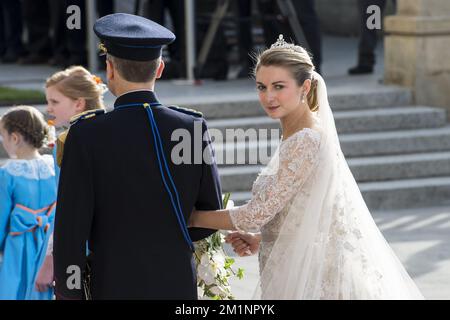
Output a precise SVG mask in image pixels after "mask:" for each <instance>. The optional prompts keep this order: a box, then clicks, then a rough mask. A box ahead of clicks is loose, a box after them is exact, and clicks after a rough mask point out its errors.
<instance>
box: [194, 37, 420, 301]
mask: <svg viewBox="0 0 450 320" xmlns="http://www.w3.org/2000/svg"><path fill="white" fill-rule="evenodd" d="M255 76H256V86H257V90H258V92H259V99H260V102H261V105H262V107H263V108H264V110H265V111H266V113H267V114H268V116H269V117H271V118H273V119H279V120H280V122H281V127H282V132H283V136H282V140H281V143H280V146H279V148H278V150H277V152H276V153H275V155H274V157H273V158H272V159H271V161H270V162H269V164H268V165H267V167H266V168H264V169H263V170H262V172H261V173H260V175H259V176H258V178H257V179H256V181H255V182H254V185H253V189H252V198H251V200H250V201H249V202H248V203H247V204H246V205H243V206H241V207H236V208H233V209H229V210H219V211H194V213H193V214H192V216H191V220H190V225H191V226H193V227H205V228H215V229H225V230H238V231H240V232H261V236H262V241H261V248H260V253H259V262H260V274H261V277H260V284H259V286H258V288H257V290H256V293H255V298H256V299H423V296H422V294H421V293H420V291H419V290H418V288H417V287H416V285H415V284H414V282H413V281H412V279H411V278H410V277H409V275H408V274H407V272H406V270H405V269H404V267H403V266H402V264H401V262H400V261H399V260H398V258H397V257H396V256H395V254H394V252H393V251H392V250H391V248H390V247H389V245H388V243H387V242H386V240H385V239H384V238H383V236H382V234H381V232H380V231H379V230H378V228H377V226H376V224H375V222H374V220H373V218H372V216H371V215H370V212H369V210H368V209H367V206H366V204H365V202H364V200H363V198H362V196H361V192H360V190H359V189H358V186H357V184H356V182H355V179H354V178H353V175H352V173H351V172H350V170H349V167H348V165H347V162H346V160H345V158H344V155H343V154H342V151H341V148H340V144H339V140H338V136H337V132H336V127H335V123H334V118H333V115H332V112H331V109H330V106H329V103H328V97H327V90H326V86H325V83H324V81H323V79H322V77H321V76H320V75H319V74H318V73H316V72H314V66H313V64H312V62H311V58H310V57H309V55H308V53H307V52H306V51H305V50H304V49H303V48H302V47H300V46H295V45H293V44H289V43H286V42H285V41H284V40H283V37H282V36H281V35H280V38H279V39H278V41H277V42H276V43H275V44H273V45H272V46H271V48H270V49H267V50H265V51H264V52H263V53H262V54H261V55H260V56H259V57H258V60H257V63H256V67H255Z"/></svg>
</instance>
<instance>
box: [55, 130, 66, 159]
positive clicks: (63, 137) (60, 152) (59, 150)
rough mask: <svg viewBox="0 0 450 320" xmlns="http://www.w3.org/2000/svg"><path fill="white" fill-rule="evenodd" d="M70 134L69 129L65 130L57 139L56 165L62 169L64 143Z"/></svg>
mask: <svg viewBox="0 0 450 320" xmlns="http://www.w3.org/2000/svg"><path fill="white" fill-rule="evenodd" d="M68 133H69V129H67V130H64V131H63V132H62V133H60V134H59V135H58V138H57V139H56V164H57V165H58V167H60V168H61V163H62V157H63V154H64V143H66V138H67V134H68Z"/></svg>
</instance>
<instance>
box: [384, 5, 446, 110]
mask: <svg viewBox="0 0 450 320" xmlns="http://www.w3.org/2000/svg"><path fill="white" fill-rule="evenodd" d="M384 23H385V24H384V28H385V32H386V36H385V40H384V45H385V49H384V50H385V51H384V52H385V53H384V55H385V58H384V61H385V66H384V79H385V83H387V84H397V85H401V86H406V87H409V88H411V89H412V90H413V96H414V100H415V103H416V104H419V105H429V106H439V107H446V108H447V109H448V110H449V112H448V114H449V117H450V1H449V0H397V14H396V15H394V16H387V17H386V18H385V21H384Z"/></svg>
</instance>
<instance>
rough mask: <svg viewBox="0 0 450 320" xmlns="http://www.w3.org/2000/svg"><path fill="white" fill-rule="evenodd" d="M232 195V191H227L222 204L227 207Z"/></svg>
mask: <svg viewBox="0 0 450 320" xmlns="http://www.w3.org/2000/svg"><path fill="white" fill-rule="evenodd" d="M230 197H231V193H230V192H227V193H225V194H224V196H223V200H222V205H223V207H224V208H226V207H227V204H228V200H230Z"/></svg>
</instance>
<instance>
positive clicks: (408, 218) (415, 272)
mask: <svg viewBox="0 0 450 320" xmlns="http://www.w3.org/2000/svg"><path fill="white" fill-rule="evenodd" d="M373 216H374V219H375V221H376V223H377V224H378V227H379V228H380V229H381V231H382V232H383V235H384V236H385V237H386V239H387V240H388V242H389V244H390V245H391V247H392V249H393V250H394V251H395V253H396V254H397V256H398V257H399V259H400V260H401V261H402V263H403V264H404V266H405V268H406V269H407V271H408V272H409V274H410V275H411V277H412V278H413V279H414V281H415V282H416V284H417V286H418V287H419V288H420V290H421V291H422V293H423V294H424V296H425V298H427V299H445V300H447V299H450V245H449V244H450V207H436V208H426V209H414V210H401V211H390V212H374V213H373ZM235 266H236V267H242V268H244V269H245V274H246V275H245V277H244V279H243V280H237V279H236V280H233V281H232V288H233V292H234V294H235V296H236V298H237V299H251V297H252V294H253V290H254V288H255V287H256V285H257V282H258V278H259V275H258V260H257V256H252V257H246V258H240V257H236V263H235Z"/></svg>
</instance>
